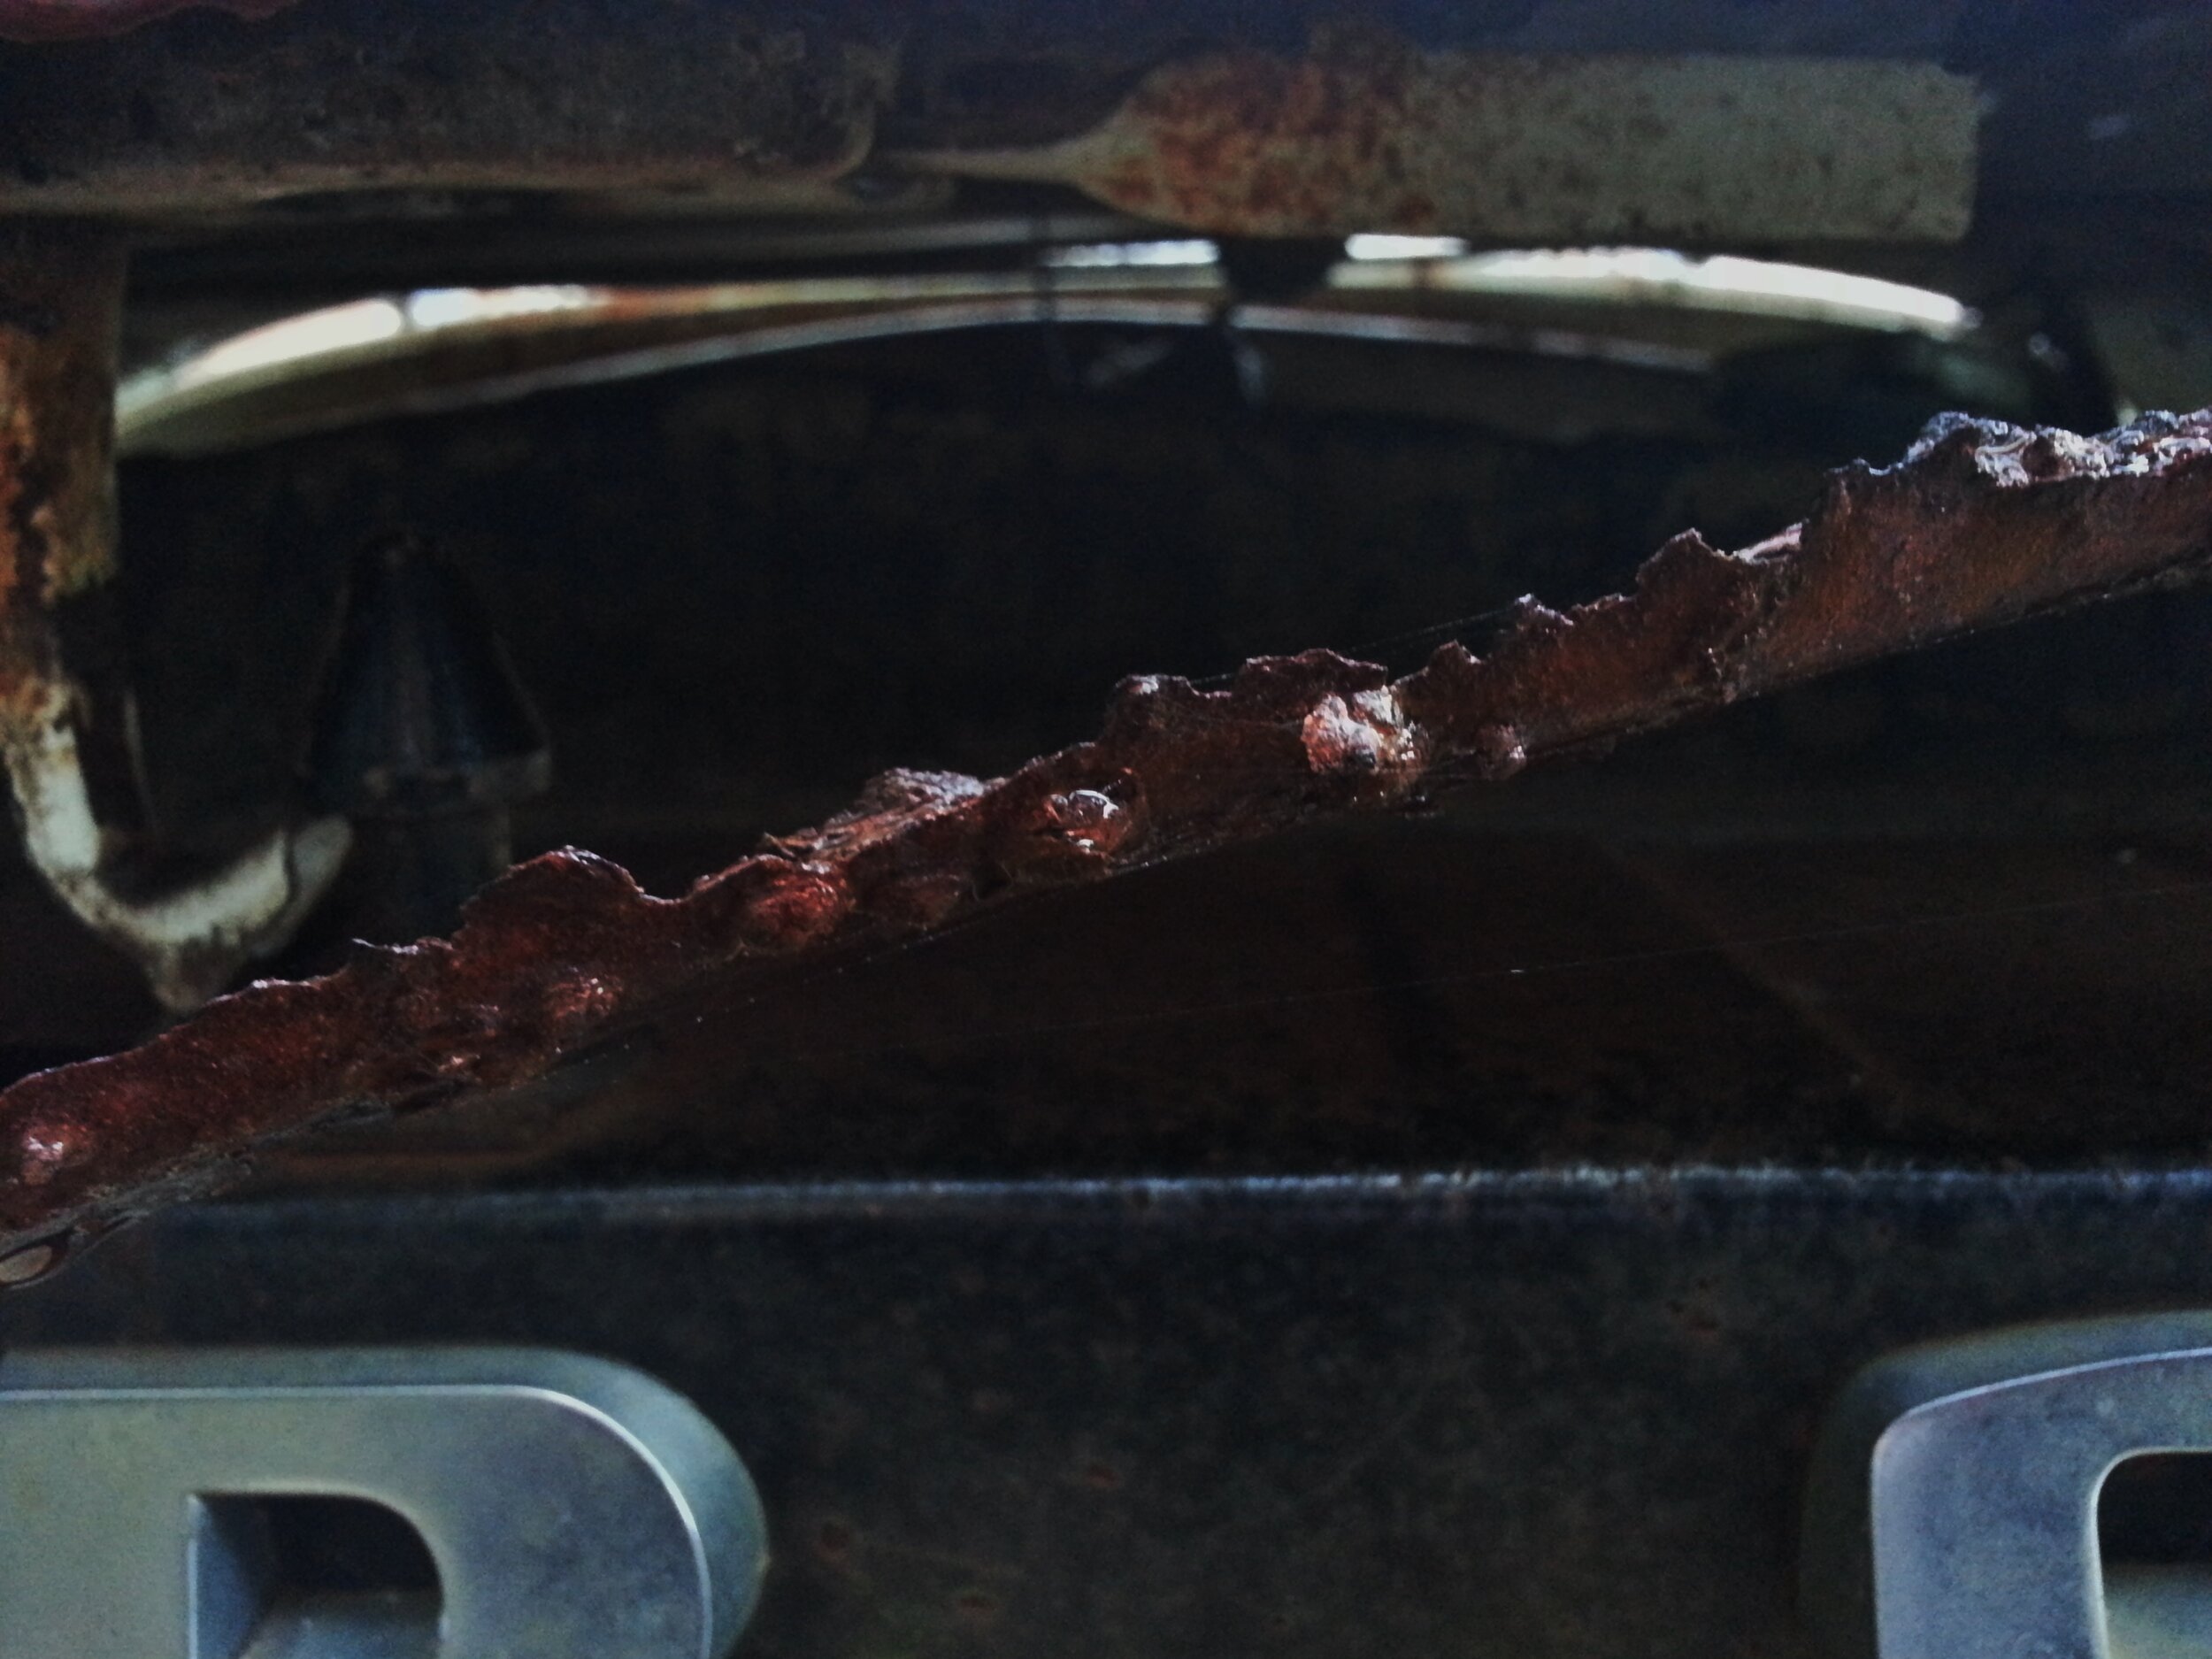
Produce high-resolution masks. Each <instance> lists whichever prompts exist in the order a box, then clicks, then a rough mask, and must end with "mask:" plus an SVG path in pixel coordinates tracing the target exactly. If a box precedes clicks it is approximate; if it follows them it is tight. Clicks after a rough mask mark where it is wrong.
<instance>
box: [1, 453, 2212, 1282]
mask: <svg viewBox="0 0 2212 1659" xmlns="http://www.w3.org/2000/svg"><path fill="white" fill-rule="evenodd" d="M2208 563H2212V411H2200V412H2199V413H2197V414H2194V415H2190V416H2187V417H2184V418H2180V419H2176V418H2174V417H2170V416H2149V417H2146V418H2145V419H2142V420H2139V421H2138V422H2137V423H2136V424H2134V425H2133V426H2128V427H2125V428H2123V429H2121V430H2120V431H2118V432H2115V433H2111V434H2106V435H2105V436H2103V437H2101V438H2083V437H2078V436H2076V435H2074V434H2070V433H2064V432H2057V431H2047V430H2033V431H2032V430H2023V429H2020V428H2016V427H2011V426H2002V425H2000V424H1995V423H1982V422H1976V421H1972V420H1969V419H1965V418H1963V417H1956V416H1952V417H1945V418H1944V419H1941V420H1939V421H1938V422H1937V423H1935V425H1933V426H1932V427H1931V428H1930V429H1929V431H1928V432H1927V433H1926V434H1924V436H1923V438H1922V439H1921V441H1920V442H1918V443H1917V444H1916V445H1915V447H1914V449H1912V451H1911V452H1910V454H1909V456H1908V457H1907V458H1906V459H1905V460H1904V461H1903V462H1902V463H1901V464H1900V465H1896V466H1893V467H1890V468H1887V469H1883V470H1875V469H1871V468H1869V467H1867V466H1865V465H1854V466H1852V467H1849V468H1847V469H1845V470H1844V471H1842V472H1838V473H1836V474H1834V475H1832V479H1831V480H1830V483H1829V486H1828V488H1827V490H1826V492H1825V494H1824V496H1823V498H1822V499H1821V501H1820V502H1819V503H1818V504H1817V506H1816V510H1815V511H1813V513H1812V514H1811V515H1810V516H1809V518H1807V519H1806V520H1805V521H1804V522H1803V523H1802V524H1801V525H1798V526H1793V527H1792V528H1791V529H1790V530H1787V531H1786V532H1784V533H1783V534H1780V535H1778V536H1776V537H1774V538H1772V539H1770V540H1769V541H1764V542H1762V543H1760V544H1758V545H1757V546H1755V547H1752V548H1749V549H1745V550H1743V551H1741V552H1737V553H1720V552H1716V551H1715V550H1714V549H1711V548H1710V547H1709V546H1707V545H1706V544H1705V542H1704V541H1701V539H1700V538H1699V537H1698V536H1697V535H1695V534H1694V533H1693V534H1683V535H1680V536H1678V537H1676V538H1675V539H1674V540H1673V541H1670V542H1668V543H1667V544H1666V546H1664V547H1663V548H1662V549H1660V550H1659V551H1658V553H1656V554H1655V556H1654V557H1652V558H1651V559H1650V560H1649V561H1648V562H1647V564H1646V565H1644V567H1643V568H1642V570H1641V571H1640V572H1639V574H1638V578H1637V581H1636V585H1635V587H1634V588H1633V590H1632V591H1631V592H1629V593H1627V594H1624V595H1615V596H1612V597H1609V598H1604V599H1600V600H1597V601H1595V602H1594V603H1589V604H1586V605H1583V606H1581V607H1579V608H1578V609H1576V610H1573V611H1566V612H1557V611H1549V610H1547V609H1545V608H1544V607H1542V606H1540V605H1538V604H1536V603H1534V602H1532V601H1524V602H1523V605H1522V608H1521V613H1520V615H1519V617H1518V618H1517V621H1516V622H1515V624H1514V625H1513V626H1511V627H1510V628H1509V630H1508V631H1507V633H1506V634H1505V635H1504V636H1503V638H1502V640H1501V641H1499V642H1498V643H1497V644H1496V645H1495V646H1494V648H1493V649H1492V650H1491V651H1490V653H1489V654H1488V655H1487V656H1486V657H1475V656H1473V655H1472V654H1471V653H1470V652H1469V651H1468V650H1467V649H1465V648H1464V647H1463V646H1462V645H1458V644H1448V645H1446V646H1444V647H1442V648H1441V649H1439V650H1438V651H1437V652H1436V653H1435V654H1434V656H1433V657H1431V659H1430V660H1429V662H1428V663H1427V664H1425V666H1424V667H1422V668H1421V669H1419V670H1418V671H1417V672H1413V673H1411V674H1409V675H1407V676H1405V677H1404V678H1402V679H1401V680H1395V681H1393V680H1391V679H1390V678H1389V676H1388V674H1387V672H1386V671H1385V670H1384V669H1383V668H1381V667H1379V666H1378V665H1376V664H1371V663H1363V662H1356V661H1352V660H1349V659H1348V658H1346V657H1340V656H1338V655H1336V654H1335V653H1333V652H1331V651H1325V650H1319V651H1309V652H1306V653H1304V654H1302V655H1301V656H1296V657H1262V658H1258V659H1256V660H1254V661H1252V662H1249V663H1247V664H1245V665H1244V667H1243V668H1242V669H1241V670H1240V672H1238V673H1237V675H1236V676H1235V678H1234V680H1233V682H1232V683H1231V684H1230V685H1229V686H1228V687H1227V688H1226V689H1223V690H1214V691H1209V690H1202V689H1200V688H1198V687H1194V686H1193V685H1192V684H1191V683H1190V682H1189V681H1187V680H1180V679H1170V678H1156V677H1155V678H1139V679H1133V680H1126V681H1125V682H1124V683H1123V684H1122V685H1121V686H1120V687H1118V690H1117V691H1116V693H1115V695H1114V699H1113V702H1112V704H1111V706H1110V710H1109V713H1108V717H1107V719H1106V723H1105V727H1104V730H1103V731H1102V734H1101V735H1100V736H1099V737H1098V738H1097V739H1096V740H1095V741H1092V742H1088V743H1083V744H1079V745H1077V746H1076V747H1074V748H1072V749H1064V750H1062V751H1061V752H1059V753H1058V754H1055V755H1051V756H1048V757H1044V758H1043V759H1041V760H1037V761H1034V762H1033V763H1031V764H1029V765H1027V766H1025V767H1023V768H1022V769H1021V770H1020V771H1018V772H1015V773H1013V774H1011V775H1010V776H1009V777H1006V778H1002V779H1000V780H995V781H993V782H989V783H984V782H979V781H978V780H975V779H972V778H966V777H960V776H955V775H949V774H942V773H925V772H892V773H888V774H886V775H885V776H884V777H882V778H879V779H878V780H875V781H874V782H873V783H872V784H871V785H870V786H869V787H868V789H867V790H866V791H865V792H864V795H863V796H862V797H861V799H860V801H859V802H858V803H856V805H855V806H854V807H853V808H852V809H851V810H849V811H847V812H845V813H843V814H841V815H840V816H839V817H837V818H833V819H831V820H829V821H828V822H827V823H826V824H824V825H823V826H820V827H819V828H818V829H814V830H810V831H805V832H803V833H799V834H797V835H794V836H789V837H784V838H780V839H772V840H771V841H768V842H767V843H766V844H765V847H764V850H762V851H761V852H760V853H758V854H757V855H755V856H751V857H749V858H746V859H744V860H743V861H741V862H740V863H739V864H735V865H733V866H732V867H731V868H730V869H728V870H726V871H724V872H721V873H720V874H718V875H714V876H710V877H708V878H706V879H703V880H701V881H700V882H699V883H697V884H696V885H695V887H693V888H692V889H691V890H690V892H688V893H687V894H686V895H683V896H682V897H680V898H676V899H661V898H655V897H652V896H650V895H647V894H645V893H644V892H642V891H641V889H640V888H639V887H638V886H637V884H636V883H635V882H634V880H632V879H631V878H630V877H629V875H628V874H627V873H626V872H624V871H623V870H621V869H619V868H618V866H616V865H614V864H609V863H607V862H606V861H605V860H603V859H600V858H597V857H595V856H592V855H590V854H588V853H582V852H577V851H564V852H558V853H552V854H548V855H546V856H543V857H541V858H537V859H534V860H533V861H531V862H530V863H528V864H523V865H521V866H519V867H518V868H517V869H516V870H514V871H513V872H511V873H509V874H508V875H507V876H505V877H503V879H500V880H499V881H498V882H496V883H495V884H494V885H493V886H492V887H489V888H488V889H487V890H486V891H485V892H484V893H483V894H481V895H479V897H478V898H477V899H476V900H475V901H474V902H472V905H471V906H470V907H469V909H468V910H467V912H466V914H465V918H464V920H463V923H462V926H461V927H460V929H459V931H458V932H457V934H456V935H455V936H454V937H453V938H452V939H450V940H430V941H423V942H421V943H419V944H417V945H414V946H411V947H408V948H405V949H390V950H380V951H376V952H372V953H368V954H366V955H365V956H364V957H363V958H362V959H360V960H359V961H357V962H356V963H355V964H352V965H350V966H349V967H347V968H345V969H344V970H342V972H337V973H334V974H332V975H331V976H329V977H327V978H325V979H314V980H309V981H305V982H299V983H284V982H277V983H262V984H257V985H255V986H253V987H250V988H249V989H247V990H245V991H242V992H241V993H239V994H237V995H233V996H230V997H227V998H225V999H223V1000H221V1001H219V1002H215V1003H212V1004H211V1005H210V1006H209V1007H208V1008H206V1009H205V1010H203V1011H202V1012H201V1013H200V1014H199V1015H198V1016H197V1017H196V1018H193V1019H192V1020H190V1021H189V1022H188V1023H186V1024H184V1025H180V1026H178V1027H176V1028H174V1029H173V1030H171V1031H169V1032H167V1033H165V1034H163V1035H162V1036H160V1037H157V1038H156V1039H155V1040H154V1041H151V1042H149V1043H147V1044H146V1045H144V1046H143V1047H142V1048H136V1049H134V1050H132V1051H130V1052H127V1053H125V1054H121V1055H118V1056H111V1057H110V1058H106V1059H101V1060H94V1061H89V1062H86V1063H84V1064H78V1065H73V1066H67V1067H64V1068H61V1069H58V1070H56V1071H48V1072H44V1073H42V1074H40V1075H38V1076H35V1077H32V1078H28V1079H24V1080H23V1081H21V1082H19V1083H18V1084H17V1085H15V1087H12V1088H11V1089H9V1090H7V1091H6V1092H5V1093H4V1094H0V1148H4V1151H0V1159H4V1163H0V1168H6V1169H8V1170H9V1171H10V1172H11V1174H10V1179H8V1180H7V1182H6V1184H5V1185H4V1187H0V1282H5V1281H9V1280H13V1279H28V1278H30V1277H33V1276H35V1271H36V1270H38V1269H40V1268H42V1267H43V1266H44V1265H47V1264H49V1263H50V1262H58V1260H59V1259H61V1258H62V1256H65V1255H66V1253H67V1252H68V1250H69V1248H73V1245H74V1244H76V1243H78V1242H81V1241H82V1240H85V1239H88V1238H90V1237H94V1236H96V1235H97V1234H98V1233H100V1232H102V1231H104V1230H105V1229H106V1228H108V1227H110V1226H111V1225H115V1224H116V1223H118V1222H119V1221H120V1220H122V1219H127V1218H128V1217H131V1216H133V1215H134V1214H137V1213H140V1212H142V1211H143V1210H147V1209H149V1208H151V1207H154V1206H155V1205H157V1204H158V1203H159V1202H165V1201H167V1200H168V1199H170V1198H172V1197H173V1196H175V1195H176V1194H179V1193H180V1192H187V1191H192V1190H197V1189H199V1188H202V1187H206V1186H209V1185H212V1184H215V1183H217V1182H219V1180H220V1179H222V1178H223V1177H224V1176H226V1175H227V1173H228V1172H229V1171H231V1170H232V1169H233V1168H234V1167H235V1166H237V1165H238V1164H240V1163H241V1162H242V1160H243V1159H244V1158H245V1157H246V1156H248V1155H249V1154H250V1152H251V1151H252V1150H253V1148H255V1147H256V1146H257V1144H260V1143H264V1142H266V1141H270V1140H272V1139H273V1138H276V1137H279V1136H282V1135H288V1134H293V1133H299V1132H302V1131H304V1130H307V1129H310V1128H312V1127H313V1126H315V1125H318V1124H320V1123H326V1122H329V1121H331V1120H333V1119H334V1118H341V1117H351V1116H354V1115H357V1114H358V1113H360V1112H362V1111H364V1110H412V1109H418V1108H421V1107H424V1106H426V1105H432V1104H435V1103H438V1102H442V1101H443V1100H447V1099H449V1098H451V1097H453V1096H455V1095H457V1094H465V1093H472V1092H476V1091H482V1090H487V1089H496V1088H501V1087H508V1086H511V1085H515V1084H519V1083H523V1082H526V1081H528V1080H529V1079H533V1078H535V1077H538V1076H540V1075H542V1074H543V1073H544V1072H546V1071H548V1070H549V1069H550V1068H551V1067H552V1066H554V1065H555V1064H557V1062H558V1061H559V1060H560V1058H561V1057H562V1056H564V1055H569V1054H572V1053H575V1052H576V1051H578V1050H580V1049H581V1048H586V1047H588V1046H589V1045H590V1044H592V1043H593V1042H594V1041H597V1040H600V1039H602V1038H603V1037H604V1036H605V1035H606V1034H607V1033H609V1032H610V1030H611V1029H612V1028H614V1027H615V1026H617V1025H618V1024H620V1023H622V1022H624V1021H626V1020H628V1019H630V1018H634V1017H635V1016H637V1015H639V1014H640V1013H641V1012H642V1011H644V1010H647V1009H649V1007H650V1006H651V1005H653V1004H654V1003H655V1002H657V1001H658V1000H659V999H662V998H664V997H667V996H669V995H672V993H675V992H678V991H680V990H681V989H684V988H685V987H688V986H691V985H693V984H695V983H696V982H698V981H701V980H703V979H705V978H706V977H707V976H710V975H713V974H716V973H720V972H731V971H733V970H734V969H735V968H737V967H738V965H739V964H745V963H748V962H750V963H754V964H757V971H759V972H764V973H768V972H777V971H778V970H779V969H780V967H783V966H791V965H796V964H801V963H804V962H807V961H810V960H812V959H814V958H815V957H817V956H819V955H820V954H822V953H823V952H824V951H825V950H826V949H828V948H831V947H833V946H839V945H843V944H847V943H850V942H853V941H864V940H867V939H870V938H872V937H879V936H884V935H893V934H897V933H910V932H914V931H918V930H926V929H929V928H933V927H936V926H942V925H943V924H945V923H947V922H949V921H951V920H953V919H954V918H958V917H960V916H962V915H964V914H966V913H969V912H972V911H973V910H976V909H978V908H979V907H981V906H984V905H987V904H990V903H994V902H1000V901H1002V900H1003V899H1005V898H1007V897H1009V896H1010V895H1015V894H1018V893H1021V892H1025V891H1030V890H1035V889H1039V888H1044V887H1054V886H1058V885H1064V884H1068V883H1072V882H1077V881H1083V880H1094V879H1100V878H1102V877H1106V876H1110V875H1111V874H1114V873H1116V872H1120V871H1124V870H1127V869H1130V868H1133V867H1135V866H1137V865H1139V864H1152V863H1156V862H1158V861H1160V860H1162V859H1164V858H1169V857H1175V856H1182V855H1185V854H1189V853H1194V852H1197V851H1200V850H1202V849H1208V848H1211V847H1216V846H1220V845H1223V844H1225V843H1227V842H1231V841H1240V840H1244V839H1248V838H1251V837H1254V836H1257V835H1262V834H1265V833H1270V832H1271V831H1274V830H1277V829H1280V828H1283V827H1285V826H1289V825H1291V824H1294V823H1297V822H1300V821H1303V820H1306V819H1310V818H1317V817H1322V816H1325V815H1328V814H1331V813H1334V812H1339V811H1343V810H1354V809H1360V808H1377V807H1388V806H1391V805H1393V804H1397V803H1406V802H1408V801H1409V800H1411V799H1413V798H1415V797H1416V796H1417V795H1425V794H1427V793H1430V792H1432V791H1434V790H1436V789H1438V788H1441V787H1448V786H1450V785H1453V784H1456V783H1461V782H1465V781H1468V780H1476V779H1485V780H1500V779H1503V778H1506V777H1509V776H1511V775H1512V774H1513V773H1514V772H1517V771H1519V770H1520V769H1521V767H1522V766H1524V765H1525V764H1527V762H1528V761H1530V760H1531V759H1533V758H1538V757H1543V756H1545V755H1548V754H1555V753H1558V752H1561V751H1563V750H1568V749H1577V748H1580V747H1585V746H1587V745H1590V744H1593V743H1600V742H1604V741H1609V740H1611V739H1614V738H1617V737H1619V736H1621V735H1624V734H1626V733H1633V732H1636V731H1640V730H1643V729H1647V728H1649V727H1652V726H1662V725H1665V724H1668V723H1670V722H1671V721H1673V720H1676V719H1678V718H1682V717H1684V716H1685V715H1687V714H1690V713H1692V712H1694V711H1696V710H1703V709H1709V708H1715V707H1717V706H1720V705H1723V704H1725V703H1730V702H1732V701H1733V700H1735V699H1737V698H1739V697H1744V696H1750V695H1757V694H1759V693H1761V692H1764V691H1768V690H1771V689H1774V688H1776V687H1780V686H1784V685H1787V684H1790V683H1793V682H1794V681H1798V680H1805V679H1808V678H1810V677H1811V676H1813V675H1816V674H1818V673H1821V672H1827V671H1829V670H1832V669H1836V668H1840V667H1843V666H1845V665H1847V664H1852V663H1855V662H1860V661H1863V660H1865V659H1867V658H1870V657H1875V656H1878V655H1881V654H1884V653H1886V652H1890V651H1895V650H1900V649H1909V648H1911V647H1913V646H1916V645H1920V644H1924V643H1926V642H1928V641H1932V640H1935V639H1938V638H1941V637H1944V636H1946V635H1948V634H1957V633H1961V632H1963V631H1967V630H1970V629H1976V628H1982V627H1987V626H1997V625H2000V624H2002V623H2007V622H2010V621H2014V620H2016V619H2018V618H2022V617H2025V616H2028V615H2030V614H2032V613H2035V612H2038V611H2048V610H2053V609H2056V608H2059V607H2062V606H2065V605H2070V604H2076V603H2084V602H2086V601H2089V600H2092V599H2094V598H2098V597H2101V596H2105V595H2110V594H2113V593H2116V592H2121V591H2128V590H2131V589H2134V588H2141V587H2144V586H2146V585H2150V584H2154V583H2162V582H2174V581H2179V580H2190V579H2194V578H2196V577H2197V576H2199V575H2200V574H2202V573H2203V572H2204V569H2205V567H2206V565H2208ZM9 1252H19V1253H21V1254H20V1255H19V1258H18V1264H17V1265H16V1266H13V1267H11V1265H10V1263H9V1261H8V1253H9Z"/></svg>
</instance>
